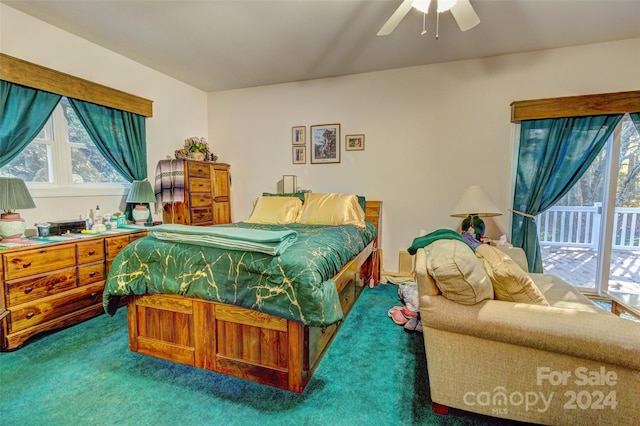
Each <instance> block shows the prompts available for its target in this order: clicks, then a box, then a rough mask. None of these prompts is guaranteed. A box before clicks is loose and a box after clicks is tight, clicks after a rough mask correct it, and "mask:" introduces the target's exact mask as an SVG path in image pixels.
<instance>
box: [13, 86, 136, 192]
mask: <svg viewBox="0 0 640 426" xmlns="http://www.w3.org/2000/svg"><path fill="white" fill-rule="evenodd" d="M0 175H2V176H15V177H19V178H22V179H23V180H24V181H25V182H26V183H27V185H28V186H29V189H30V190H31V191H32V192H33V193H34V196H65V195H82V193H83V192H87V193H91V194H92V195H96V192H98V193H100V195H110V194H112V195H117V194H120V193H122V191H123V190H124V189H125V188H126V187H128V185H129V184H128V182H127V181H126V179H125V178H124V177H122V175H120V173H118V172H117V171H116V170H115V169H114V168H113V167H112V166H111V165H110V164H109V163H108V162H107V161H106V160H105V158H104V156H103V155H102V154H101V153H100V152H99V151H98V149H97V148H96V146H95V144H94V143H93V141H92V140H91V138H90V137H89V134H88V133H87V131H86V129H85V128H84V126H83V125H82V123H81V122H80V120H79V119H78V117H77V116H76V114H75V112H74V110H73V108H72V107H71V105H70V103H69V101H68V100H67V98H66V97H63V98H62V99H61V100H60V103H59V104H58V106H57V107H56V108H55V110H54V112H53V114H52V115H51V117H50V118H49V120H48V121H47V123H46V124H45V126H44V128H43V129H42V130H41V131H40V133H39V134H38V136H37V137H36V138H35V139H34V140H33V141H32V142H31V143H30V144H29V145H28V146H27V147H26V148H25V149H24V150H23V151H22V152H21V153H20V154H19V155H18V156H17V157H16V158H14V159H13V160H12V161H11V162H10V163H9V164H7V165H6V166H4V167H3V168H1V169H0Z"/></svg>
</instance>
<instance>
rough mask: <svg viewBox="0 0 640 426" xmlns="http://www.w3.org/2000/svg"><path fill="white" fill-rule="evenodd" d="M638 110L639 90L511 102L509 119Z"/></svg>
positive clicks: (517, 120) (582, 115)
mask: <svg viewBox="0 0 640 426" xmlns="http://www.w3.org/2000/svg"><path fill="white" fill-rule="evenodd" d="M626 112H640V90H633V91H629V92H617V93H601V94H596V95H583V96H567V97H563V98H548V99H533V100H528V101H515V102H512V103H511V122H512V123H519V122H520V121H522V120H539V119H545V118H560V117H584V116H587V115H605V114H624V113H626Z"/></svg>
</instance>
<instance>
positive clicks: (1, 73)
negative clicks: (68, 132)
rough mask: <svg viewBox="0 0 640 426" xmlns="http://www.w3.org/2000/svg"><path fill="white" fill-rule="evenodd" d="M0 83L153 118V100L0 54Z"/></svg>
mask: <svg viewBox="0 0 640 426" xmlns="http://www.w3.org/2000/svg"><path fill="white" fill-rule="evenodd" d="M0 80H5V81H8V82H10V83H15V84H20V85H22V86H27V87H32V88H34V89H38V90H44V91H45V92H51V93H55V94H57V95H62V96H66V97H69V98H73V99H79V100H81V101H86V102H91V103H94V104H98V105H102V106H106V107H109V108H115V109H120V110H123V111H127V112H132V113H134V114H138V115H142V116H144V117H152V116H153V106H152V104H153V101H150V100H148V99H145V98H141V97H139V96H136V95H131V94H129V93H126V92H122V91H120V90H117V89H112V88H110V87H107V86H103V85H101V84H98V83H94V82H92V81H89V80H84V79H82V78H78V77H74V76H72V75H69V74H65V73H63V72H60V71H56V70H52V69H50V68H46V67H43V66H41V65H37V64H32V63H31V62H27V61H24V60H22V59H18V58H14V57H13V56H9V55H5V54H4V53H0Z"/></svg>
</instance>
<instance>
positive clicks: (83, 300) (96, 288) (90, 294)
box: [10, 282, 104, 333]
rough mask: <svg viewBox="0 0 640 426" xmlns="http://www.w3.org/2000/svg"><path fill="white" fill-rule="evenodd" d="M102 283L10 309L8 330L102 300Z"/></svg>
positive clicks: (37, 322)
mask: <svg viewBox="0 0 640 426" xmlns="http://www.w3.org/2000/svg"><path fill="white" fill-rule="evenodd" d="M103 288H104V283H103V282H100V283H96V284H91V285H88V286H82V287H78V288H76V289H74V290H70V291H67V292H65V293H62V294H60V295H56V296H51V297H46V298H44V299H40V300H39V301H37V302H34V303H31V304H24V305H19V306H16V307H15V308H14V309H12V310H11V320H10V331H11V332H12V333H13V332H16V331H20V330H24V329H26V328H29V327H32V326H34V325H37V324H41V323H44V322H47V321H50V320H53V319H55V318H58V317H61V316H63V315H66V314H69V313H73V312H75V311H78V310H80V309H83V308H86V307H89V306H92V305H96V304H98V303H101V301H102V290H103Z"/></svg>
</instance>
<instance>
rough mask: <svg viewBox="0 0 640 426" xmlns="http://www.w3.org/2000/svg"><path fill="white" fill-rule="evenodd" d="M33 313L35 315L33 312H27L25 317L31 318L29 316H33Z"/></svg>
mask: <svg viewBox="0 0 640 426" xmlns="http://www.w3.org/2000/svg"><path fill="white" fill-rule="evenodd" d="M34 315H35V312H29V313H28V314H27V319H31V318H33V316H34Z"/></svg>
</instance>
